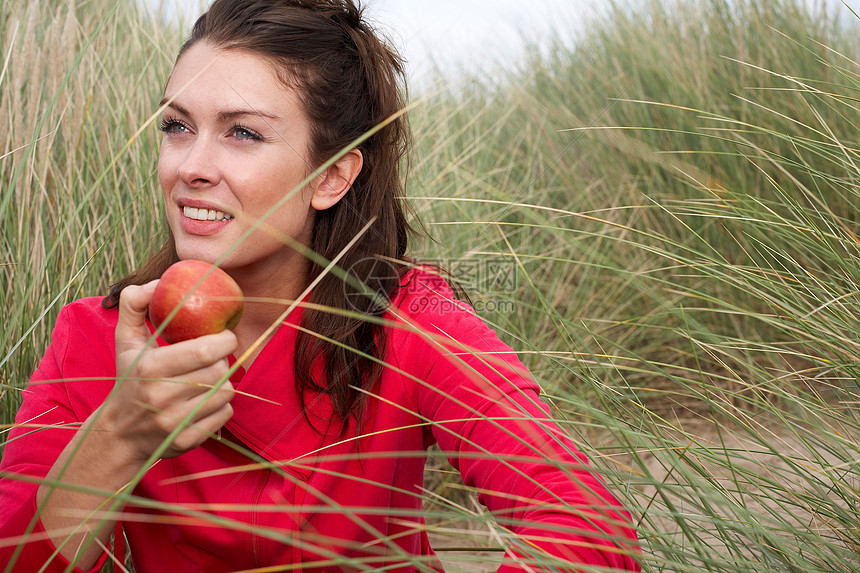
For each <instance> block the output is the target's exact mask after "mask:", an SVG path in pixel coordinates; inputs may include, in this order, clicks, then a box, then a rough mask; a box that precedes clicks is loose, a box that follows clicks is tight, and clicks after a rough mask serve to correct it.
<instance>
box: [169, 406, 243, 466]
mask: <svg viewBox="0 0 860 573" xmlns="http://www.w3.org/2000/svg"><path fill="white" fill-rule="evenodd" d="M232 417H233V407H232V406H230V404H226V405H225V406H223V407H222V408H219V409H218V410H216V411H214V412H212V413H211V414H210V415H209V416H206V417H205V418H202V419H200V420H198V421H197V422H195V423H194V425H193V426H189V427H188V428H186V429H184V430H183V431H182V432H180V434H179V435H178V436H177V437H176V439H175V440H174V441H173V444H172V449H173V451H174V452H176V455H181V454H183V453H185V452H187V451H189V450H193V449H194V448H196V447H197V446H199V445H200V444H202V443H203V442H205V441H206V440H207V439H208V438H210V437H212V436H214V435H215V434H216V433H217V432H218V430H220V429H221V428H222V427H223V426H224V424H226V423H227V422H228V421H229V420H230V418H232Z"/></svg>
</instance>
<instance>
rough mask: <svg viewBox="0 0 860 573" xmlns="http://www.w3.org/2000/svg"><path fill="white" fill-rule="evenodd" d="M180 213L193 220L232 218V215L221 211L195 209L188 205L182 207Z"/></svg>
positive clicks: (225, 219) (223, 219)
mask: <svg viewBox="0 0 860 573" xmlns="http://www.w3.org/2000/svg"><path fill="white" fill-rule="evenodd" d="M182 214H183V215H185V216H186V217H188V218H189V219H193V220H195V221H227V220H229V219H232V218H233V215H227V214H226V213H224V212H223V211H216V210H214V209H197V208H195V207H188V206H185V207H183V208H182Z"/></svg>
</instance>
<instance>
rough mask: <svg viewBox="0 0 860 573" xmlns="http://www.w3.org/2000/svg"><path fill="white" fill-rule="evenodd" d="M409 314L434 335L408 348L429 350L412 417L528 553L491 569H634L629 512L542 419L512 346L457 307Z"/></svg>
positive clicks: (543, 411)
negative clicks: (427, 428) (424, 422)
mask: <svg viewBox="0 0 860 573" xmlns="http://www.w3.org/2000/svg"><path fill="white" fill-rule="evenodd" d="M450 306H451V305H448V307H449V308H450ZM414 319H415V320H416V321H417V322H418V323H420V325H421V327H422V329H423V330H425V331H426V332H427V333H433V334H434V335H435V337H434V338H435V339H431V337H430V336H426V335H425V336H424V337H425V345H424V350H423V351H420V352H418V354H419V355H421V356H424V357H427V356H430V355H432V354H436V358H434V359H433V360H432V367H429V368H427V369H426V371H427V372H428V374H427V376H426V378H425V380H426V383H425V384H423V385H422V388H421V390H420V391H419V396H420V403H419V405H418V408H419V412H420V414H421V415H422V417H424V418H425V419H429V420H431V421H432V423H433V426H432V433H433V437H434V438H435V439H436V441H437V442H438V444H439V446H440V447H441V448H442V449H443V450H444V451H445V452H446V454H447V455H448V458H449V460H450V461H451V463H452V464H453V465H454V466H455V467H456V468H457V469H458V470H459V471H460V473H461V475H462V477H463V481H464V483H466V484H467V485H470V486H473V487H475V488H477V490H478V491H479V499H480V501H481V502H482V503H483V504H484V505H486V506H487V508H488V509H489V510H490V511H491V512H492V513H493V515H494V516H495V517H496V520H497V522H498V523H499V524H500V525H502V526H503V527H505V528H506V529H508V530H509V531H511V532H513V533H514V534H516V537H517V539H518V540H519V541H521V542H522V543H523V546H522V548H521V549H522V550H521V551H519V552H518V554H519V555H520V556H523V555H525V554H532V555H533V556H535V559H534V560H532V559H524V560H523V563H522V564H517V563H516V560H515V559H509V560H506V564H505V565H504V566H503V567H502V569H501V571H522V570H528V567H531V568H532V570H542V568H541V565H539V564H538V563H540V560H541V559H544V560H545V561H544V562H545V563H552V564H553V566H554V567H562V569H561V570H567V571H578V570H580V568H581V566H583V565H591V566H598V567H604V568H615V569H619V570H629V571H638V570H639V569H640V567H639V564H638V561H637V559H636V558H635V555H636V553H637V551H638V542H637V539H636V533H635V531H634V528H633V526H632V524H631V520H630V516H629V515H628V513H627V512H626V511H625V510H624V509H623V508H622V507H621V505H620V503H619V502H618V501H617V500H616V499H615V497H614V496H613V495H612V494H611V493H610V492H609V490H608V489H607V487H606V486H605V484H604V483H603V481H602V479H601V478H600V476H598V475H597V474H596V473H595V472H594V471H593V470H592V469H591V468H590V467H589V465H588V462H587V460H586V458H585V456H584V455H583V454H582V453H580V452H579V451H578V449H577V448H576V446H575V444H574V443H573V442H572V441H571V440H570V438H569V437H568V436H567V434H566V433H565V432H564V431H563V430H562V429H560V428H559V427H558V425H557V424H555V422H553V421H552V418H551V416H550V413H549V409H548V408H547V406H546V405H545V404H544V403H543V402H542V401H540V398H539V388H538V386H537V384H536V383H535V382H534V381H533V380H532V378H531V376H530V375H529V374H528V372H527V371H526V369H525V367H524V366H523V365H522V363H521V362H520V361H519V359H518V358H517V357H516V355H515V354H514V353H513V351H512V350H511V349H510V348H509V347H508V346H507V345H505V344H504V343H502V342H501V341H500V340H499V339H498V337H497V336H496V334H495V332H493V331H492V330H491V329H489V328H488V327H487V326H486V325H485V324H484V323H483V322H482V321H481V320H480V319H479V318H478V317H477V316H475V315H474V314H472V313H470V312H467V311H459V310H455V311H451V312H440V313H435V314H433V313H431V315H429V316H428V315H424V316H419V317H414ZM419 348H420V346H419ZM424 362H427V360H426V358H425V359H424ZM565 564H569V565H565ZM577 565H579V566H580V568H578V567H577ZM554 570H555V569H554Z"/></svg>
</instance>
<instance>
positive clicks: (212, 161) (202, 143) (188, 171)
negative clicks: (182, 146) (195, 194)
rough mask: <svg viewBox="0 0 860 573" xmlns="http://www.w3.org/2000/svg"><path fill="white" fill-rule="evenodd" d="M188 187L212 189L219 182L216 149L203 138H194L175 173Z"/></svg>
mask: <svg viewBox="0 0 860 573" xmlns="http://www.w3.org/2000/svg"><path fill="white" fill-rule="evenodd" d="M176 173H177V175H179V178H180V179H181V180H182V182H183V183H184V184H185V185H187V186H188V187H194V188H200V187H214V186H215V185H218V183H219V182H220V181H221V171H220V169H219V168H218V160H217V149H215V146H214V145H213V144H212V143H211V142H209V141H208V140H207V139H205V138H203V137H199V136H198V137H196V138H195V140H194V142H193V143H191V145H190V146H189V148H188V153H187V155H186V156H185V158H184V159H183V160H182V163H180V164H179V168H178V169H177V171H176Z"/></svg>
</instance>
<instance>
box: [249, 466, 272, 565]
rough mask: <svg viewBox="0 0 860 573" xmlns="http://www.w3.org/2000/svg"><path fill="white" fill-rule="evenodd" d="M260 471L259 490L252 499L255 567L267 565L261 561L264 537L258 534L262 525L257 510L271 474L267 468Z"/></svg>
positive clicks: (252, 544)
mask: <svg viewBox="0 0 860 573" xmlns="http://www.w3.org/2000/svg"><path fill="white" fill-rule="evenodd" d="M259 472H260V475H261V477H260V482H259V483H258V484H257V490H256V491H255V492H254V497H253V498H252V499H251V557H252V559H253V562H254V567H255V568H260V567H263V566H264V565H266V564H265V563H262V561H261V558H260V557H261V555H260V554H261V553H262V548H261V547H260V540H261V539H262V538H261V537H260V536H259V535H257V534H256V531H257V530H258V529H259V527H260V512H259V511H257V509H256V508H257V506H258V505H259V503H260V499H262V497H263V491H264V490H265V489H266V484H267V483H268V481H269V476H268V473H267V471H266V470H264V469H262V470H259Z"/></svg>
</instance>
